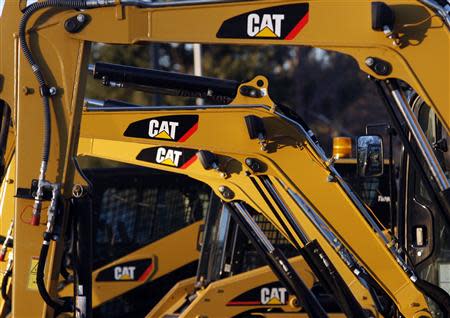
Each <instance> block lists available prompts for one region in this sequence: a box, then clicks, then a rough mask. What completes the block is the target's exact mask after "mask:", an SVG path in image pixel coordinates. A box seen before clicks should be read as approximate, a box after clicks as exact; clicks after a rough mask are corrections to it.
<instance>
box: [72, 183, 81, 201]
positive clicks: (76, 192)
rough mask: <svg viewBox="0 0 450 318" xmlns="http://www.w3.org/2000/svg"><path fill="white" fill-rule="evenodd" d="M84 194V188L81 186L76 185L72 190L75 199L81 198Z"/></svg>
mask: <svg viewBox="0 0 450 318" xmlns="http://www.w3.org/2000/svg"><path fill="white" fill-rule="evenodd" d="M83 194H84V188H83V186H82V185H80V184H75V185H74V186H73V188H72V195H73V196H74V197H75V198H81V197H82V196H83Z"/></svg>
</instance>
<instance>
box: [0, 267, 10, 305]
mask: <svg viewBox="0 0 450 318" xmlns="http://www.w3.org/2000/svg"><path fill="white" fill-rule="evenodd" d="M11 274H12V271H10V270H9V271H6V273H5V275H3V279H2V288H1V293H2V298H3V299H4V300H5V304H6V305H7V306H8V307H9V306H10V305H11V299H9V297H8V288H7V287H8V281H9V278H10V277H11Z"/></svg>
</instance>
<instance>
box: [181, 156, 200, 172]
mask: <svg viewBox="0 0 450 318" xmlns="http://www.w3.org/2000/svg"><path fill="white" fill-rule="evenodd" d="M196 159H197V155H193V156H192V158H191V159H189V160H188V161H186V162H185V163H184V165H182V166H181V167H180V169H186V168H187V167H189V166H190V165H191V164H192V163H193V162H194V161H195V160H196Z"/></svg>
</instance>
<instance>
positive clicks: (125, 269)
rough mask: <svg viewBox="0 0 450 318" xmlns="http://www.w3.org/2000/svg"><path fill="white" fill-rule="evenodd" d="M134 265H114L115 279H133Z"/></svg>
mask: <svg viewBox="0 0 450 318" xmlns="http://www.w3.org/2000/svg"><path fill="white" fill-rule="evenodd" d="M135 269H136V266H116V267H114V279H115V280H134V279H135V278H134V271H135Z"/></svg>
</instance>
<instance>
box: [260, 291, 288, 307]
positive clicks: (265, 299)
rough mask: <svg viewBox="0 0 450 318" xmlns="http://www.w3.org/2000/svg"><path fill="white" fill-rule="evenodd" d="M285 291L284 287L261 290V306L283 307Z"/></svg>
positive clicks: (285, 298)
mask: <svg viewBox="0 0 450 318" xmlns="http://www.w3.org/2000/svg"><path fill="white" fill-rule="evenodd" d="M286 296H287V290H286V288H284V287H272V288H266V287H264V288H261V304H263V305H285V304H286V301H287V297H286Z"/></svg>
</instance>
